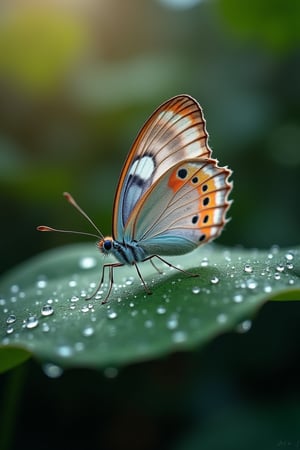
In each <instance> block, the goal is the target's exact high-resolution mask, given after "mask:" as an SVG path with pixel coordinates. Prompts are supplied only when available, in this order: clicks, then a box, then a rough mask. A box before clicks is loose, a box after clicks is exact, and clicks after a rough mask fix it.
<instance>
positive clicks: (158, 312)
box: [156, 306, 167, 315]
mask: <svg viewBox="0 0 300 450" xmlns="http://www.w3.org/2000/svg"><path fill="white" fill-rule="evenodd" d="M166 311H167V310H166V308H165V307H164V306H158V307H157V309H156V312H157V314H160V315H161V314H165V313H166Z"/></svg>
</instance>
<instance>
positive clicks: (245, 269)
mask: <svg viewBox="0 0 300 450" xmlns="http://www.w3.org/2000/svg"><path fill="white" fill-rule="evenodd" d="M244 272H246V273H252V272H253V267H252V266H250V264H245V266H244Z"/></svg>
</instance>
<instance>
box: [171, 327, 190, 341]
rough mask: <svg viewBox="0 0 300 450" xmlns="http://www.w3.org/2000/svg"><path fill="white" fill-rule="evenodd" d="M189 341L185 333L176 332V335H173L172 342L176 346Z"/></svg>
mask: <svg viewBox="0 0 300 450" xmlns="http://www.w3.org/2000/svg"><path fill="white" fill-rule="evenodd" d="M186 339H187V335H186V333H185V331H179V330H178V331H175V333H173V335H172V340H173V342H175V343H176V344H180V343H182V342H184V341H186Z"/></svg>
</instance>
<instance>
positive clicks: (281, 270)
mask: <svg viewBox="0 0 300 450" xmlns="http://www.w3.org/2000/svg"><path fill="white" fill-rule="evenodd" d="M276 270H277V272H283V271H284V265H283V264H277V266H276Z"/></svg>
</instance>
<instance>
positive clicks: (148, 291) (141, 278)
mask: <svg viewBox="0 0 300 450" xmlns="http://www.w3.org/2000/svg"><path fill="white" fill-rule="evenodd" d="M134 266H135V268H136V271H137V273H138V276H139V277H140V280H141V282H142V283H143V286H144V289H145V291H146V292H147V294H148V295H150V294H152V292H151V291H150V289H149V288H148V286H147V284H146V283H145V280H144V278H143V277H142V274H141V272H140V269H139V268H138V266H137V264H134Z"/></svg>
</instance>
